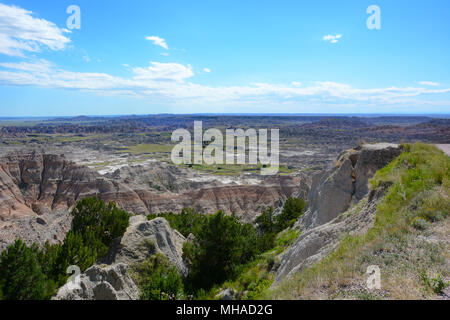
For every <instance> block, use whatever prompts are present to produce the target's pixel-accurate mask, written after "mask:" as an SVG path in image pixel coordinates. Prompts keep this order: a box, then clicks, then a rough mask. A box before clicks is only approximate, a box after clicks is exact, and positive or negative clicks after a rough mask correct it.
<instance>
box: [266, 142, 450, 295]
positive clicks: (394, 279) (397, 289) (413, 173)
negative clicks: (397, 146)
mask: <svg viewBox="0 0 450 320" xmlns="http://www.w3.org/2000/svg"><path fill="white" fill-rule="evenodd" d="M404 148H405V152H403V153H402V154H401V155H400V156H399V157H398V158H396V159H395V160H394V161H392V162H391V163H390V164H389V165H388V166H386V167H385V168H383V169H381V170H379V171H378V172H377V173H376V174H375V176H374V177H373V179H371V181H370V186H371V188H372V189H375V188H380V187H382V186H390V187H389V188H388V190H387V192H386V194H385V196H384V198H383V199H382V200H381V202H380V203H379V204H378V207H377V212H376V217H375V222H374V225H373V227H372V228H371V229H369V231H368V232H367V233H365V234H362V235H352V236H350V235H347V236H345V237H344V238H343V239H342V240H341V243H340V244H339V246H338V248H337V249H336V250H335V251H333V252H332V253H331V254H330V255H329V256H328V257H326V258H325V259H323V260H321V261H320V262H318V263H316V264H314V265H313V266H311V267H309V268H306V269H304V270H303V271H302V272H300V273H297V274H296V275H294V276H293V277H292V278H289V279H285V280H284V281H283V282H282V283H281V284H280V285H279V286H278V287H277V288H275V289H274V290H273V291H272V292H271V293H269V294H268V295H267V296H266V297H269V298H278V299H308V298H310V299H318V298H319V299H320V298H323V299H329V298H348V297H349V296H350V297H351V298H355V299H360V298H362V296H361V293H360V292H359V293H358V292H356V291H355V292H352V291H351V289H348V288H351V287H352V286H358V285H359V286H361V285H362V286H363V285H364V280H365V278H366V276H365V272H366V269H365V268H366V267H367V266H368V265H370V264H376V265H379V266H380V268H381V271H382V274H383V278H382V289H383V293H380V292H378V293H376V294H374V293H371V294H370V295H364V296H365V297H370V298H386V297H388V298H392V299H421V298H424V297H432V295H433V294H435V293H434V292H432V291H430V290H427V288H425V286H424V285H423V281H421V278H420V275H421V272H422V271H423V270H426V272H427V274H428V277H433V276H437V274H439V275H441V274H442V275H443V276H449V275H450V270H449V268H448V265H447V264H446V259H448V252H449V251H448V250H449V248H448V245H447V247H446V246H445V245H443V244H442V243H433V242H430V241H424V240H421V238H420V237H418V236H419V235H422V237H425V236H429V235H430V234H427V233H426V231H420V230H417V229H416V228H414V226H413V225H414V219H416V218H417V217H421V218H423V219H426V220H427V221H429V222H430V223H431V227H432V228H433V230H434V231H433V232H432V233H431V234H432V235H434V236H441V237H443V238H445V237H446V234H447V235H448V215H449V213H450V200H449V195H450V158H449V157H448V156H446V155H445V154H444V153H443V152H442V151H440V150H438V149H437V148H436V147H434V146H430V145H425V144H413V145H405V146H404ZM439 221H440V222H439ZM442 228H443V230H444V231H442V230H441V229H442ZM422 278H423V276H422ZM342 288H347V289H346V290H343V289H342ZM348 295H349V296H348Z"/></svg>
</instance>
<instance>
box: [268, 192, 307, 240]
mask: <svg viewBox="0 0 450 320" xmlns="http://www.w3.org/2000/svg"><path fill="white" fill-rule="evenodd" d="M305 208H306V202H305V200H303V199H301V198H292V197H289V198H287V200H286V202H285V204H284V206H283V211H281V214H280V215H278V216H277V217H276V218H275V222H276V228H277V232H280V231H282V230H284V229H286V228H288V227H290V226H292V225H293V224H294V223H295V221H296V220H297V219H298V218H299V217H300V216H301V215H302V214H303V213H304V212H305Z"/></svg>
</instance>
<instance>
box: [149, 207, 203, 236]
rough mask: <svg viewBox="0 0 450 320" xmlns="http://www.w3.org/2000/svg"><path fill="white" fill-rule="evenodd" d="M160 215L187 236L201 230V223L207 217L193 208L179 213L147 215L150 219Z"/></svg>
mask: <svg viewBox="0 0 450 320" xmlns="http://www.w3.org/2000/svg"><path fill="white" fill-rule="evenodd" d="M158 217H161V218H164V219H166V220H167V221H168V222H169V224H170V227H171V228H173V229H176V230H178V231H179V232H180V233H181V234H182V235H183V236H185V237H187V236H189V234H191V233H192V234H194V235H196V234H197V233H198V231H199V230H200V228H201V225H202V224H203V223H204V222H205V221H206V219H207V217H206V215H204V214H201V213H198V212H196V211H195V210H194V209H191V208H184V209H183V210H181V212H180V213H179V214H174V213H172V212H169V213H159V214H151V215H148V216H147V218H148V220H152V219H155V218H158Z"/></svg>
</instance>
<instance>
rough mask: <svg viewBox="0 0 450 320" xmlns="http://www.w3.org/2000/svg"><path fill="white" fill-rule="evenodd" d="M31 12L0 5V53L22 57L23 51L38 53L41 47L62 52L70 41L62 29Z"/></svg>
mask: <svg viewBox="0 0 450 320" xmlns="http://www.w3.org/2000/svg"><path fill="white" fill-rule="evenodd" d="M32 15H33V13H32V12H31V11H27V10H25V9H22V8H19V7H15V6H7V5H5V4H2V3H0V53H1V54H5V55H9V56H18V57H23V56H24V51H29V52H39V51H40V50H41V47H47V48H49V49H51V50H63V49H64V48H65V46H66V45H67V43H69V42H70V39H69V38H67V37H65V36H64V35H63V33H65V31H64V29H60V28H58V27H57V26H56V25H55V24H54V23H52V22H49V21H47V20H44V19H38V18H34V17H33V16H32Z"/></svg>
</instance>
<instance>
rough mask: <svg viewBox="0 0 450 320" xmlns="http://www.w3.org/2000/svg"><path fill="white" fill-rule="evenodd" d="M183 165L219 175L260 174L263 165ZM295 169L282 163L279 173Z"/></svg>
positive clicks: (288, 172) (290, 171)
mask: <svg viewBox="0 0 450 320" xmlns="http://www.w3.org/2000/svg"><path fill="white" fill-rule="evenodd" d="M182 166H183V167H185V168H187V167H189V168H192V169H194V170H198V171H202V172H206V173H210V174H214V175H218V176H239V175H241V174H243V173H257V174H259V173H260V172H261V169H262V165H261V164H258V165H247V164H214V165H207V164H202V165H199V164H193V165H182ZM292 172H293V170H291V169H288V168H287V167H285V166H283V165H280V167H279V170H278V174H280V175H283V174H290V173H292Z"/></svg>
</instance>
